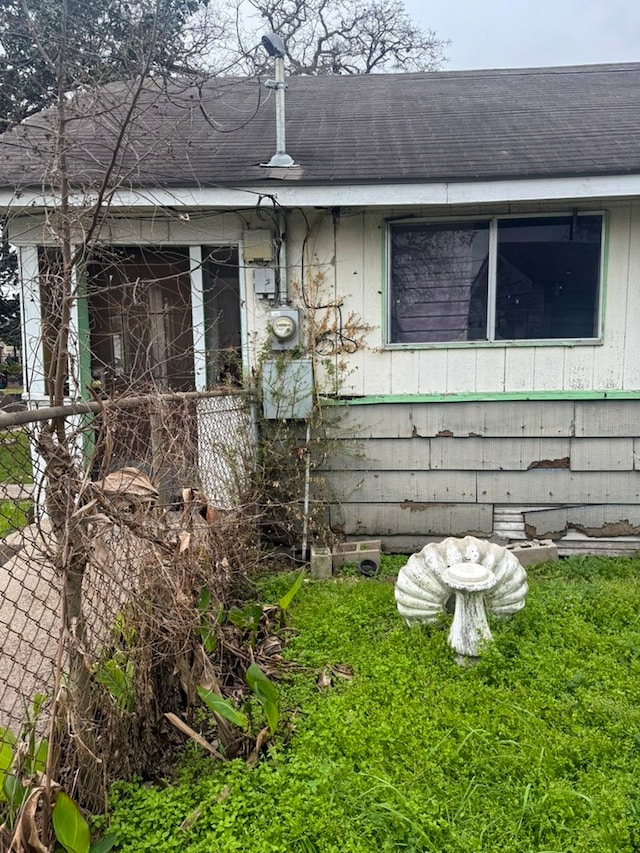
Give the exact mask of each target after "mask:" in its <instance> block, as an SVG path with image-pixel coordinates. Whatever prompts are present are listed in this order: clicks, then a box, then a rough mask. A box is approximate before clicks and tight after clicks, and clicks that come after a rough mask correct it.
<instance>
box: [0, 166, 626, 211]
mask: <svg viewBox="0 0 640 853" xmlns="http://www.w3.org/2000/svg"><path fill="white" fill-rule="evenodd" d="M632 196H640V175H595V176H588V175H586V176H579V177H562V178H536V179H522V180H499V181H458V182H446V183H445V182H442V183H422V184H416V183H388V184H383V183H374V184H319V185H308V184H307V185H305V184H296V183H293V182H282V183H279V184H277V183H275V182H274V183H270V184H268V185H253V186H246V187H243V188H238V187H212V188H198V189H193V188H188V187H185V188H176V189H148V190H144V189H141V190H135V189H132V190H126V191H125V190H122V191H119V192H116V193H114V194H113V196H112V197H111V199H110V202H109V207H110V208H112V209H113V208H128V209H131V208H140V209H143V208H147V209H149V208H151V209H155V208H162V207H169V208H175V207H186V208H191V209H201V208H205V209H206V208H218V209H220V208H228V209H233V210H237V209H242V208H244V209H249V208H252V207H254V206H255V204H256V203H257V202H258V199H260V198H262V199H264V198H265V197H273V198H274V199H275V200H276V201H277V203H278V204H279V205H281V206H283V207H397V206H406V205H410V206H413V205H420V206H425V205H431V204H434V205H447V204H450V205H463V204H485V203H500V202H517V201H524V202H526V201H553V200H562V199H576V200H580V199H598V198H629V197H632ZM91 203H92V198H91V196H87V195H80V194H78V195H77V196H76V197H72V198H71V204H72V206H74V207H75V206H77V207H88V206H90V205H91ZM51 207H56V199H55V197H54V196H53V195H46V194H43V193H42V192H38V191H31V190H22V191H21V192H20V193H19V194H17V193H15V192H12V191H10V190H0V210H16V209H18V208H20V209H24V208H38V209H42V208H51Z"/></svg>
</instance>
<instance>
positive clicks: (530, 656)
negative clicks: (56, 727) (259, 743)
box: [112, 558, 640, 853]
mask: <svg viewBox="0 0 640 853" xmlns="http://www.w3.org/2000/svg"><path fill="white" fill-rule="evenodd" d="M403 562H404V558H401V559H400V560H399V561H398V558H384V560H383V567H382V568H383V576H381V577H380V578H376V579H360V578H357V577H348V576H347V577H340V578H335V579H333V580H331V581H326V582H308V583H305V585H304V586H303V588H302V589H301V590H300V592H299V593H298V595H297V597H296V598H295V600H294V603H293V605H292V608H291V610H290V614H289V623H290V626H291V628H292V629H293V630H292V632H291V636H290V641H289V645H288V647H287V649H286V656H287V658H288V659H289V660H290V661H294V662H295V663H296V664H297V667H296V668H295V669H292V670H290V671H288V672H287V673H286V674H285V678H284V679H283V680H282V681H281V682H280V683H279V685H278V689H279V693H280V706H281V708H280V712H281V721H280V725H279V730H278V733H277V736H276V738H275V740H274V743H273V746H272V747H271V749H270V753H269V756H268V758H267V759H265V760H263V761H261V762H260V763H259V764H258V766H256V767H255V768H254V769H248V768H247V767H246V766H245V765H244V764H242V763H240V762H231V763H228V764H224V763H220V762H215V760H212V759H205V758H203V757H202V756H201V755H200V754H199V753H197V752H196V750H195V749H192V750H188V751H187V752H188V754H187V756H186V757H185V761H184V763H183V766H182V767H181V769H180V772H179V774H178V776H177V778H176V779H174V780H172V781H171V782H168V783H167V785H166V786H157V785H155V786H149V785H144V784H120V785H117V786H116V787H115V788H114V791H113V797H112V807H113V812H112V827H113V828H114V829H115V830H116V831H117V832H118V833H119V835H120V847H119V848H118V849H120V850H122V851H126V853H138V851H140V853H142V851H154V853H159V851H163V853H171V851H181V853H211V851H217V852H218V853H234V851H242V853H374V851H375V853H378V851H381V852H382V851H412V853H418V851H421V853H422V851H433V853H484V851H487V853H489V851H501V853H528V851H531V853H533V851H536V853H543V852H544V853H551V851H554V853H556V851H557V853H586V851H589V853H596V851H597V853H609V851H610V853H614V851H615V853H631V851H638V850H640V560H632V559H603V558H571V559H569V560H566V561H562V562H560V563H555V564H547V565H542V566H538V567H535V568H533V569H531V570H530V572H529V583H530V593H529V597H528V599H527V605H526V608H525V610H524V611H522V612H521V613H519V614H518V615H516V616H515V617H514V618H513V619H512V620H510V621H509V622H504V623H499V624H495V623H494V624H493V626H492V630H493V632H494V644H493V646H492V647H491V649H490V650H489V651H488V652H487V654H486V655H485V656H484V657H483V659H482V661H481V662H480V664H479V665H478V666H476V667H475V668H472V669H462V668H460V667H458V666H456V665H455V663H454V662H453V656H452V653H451V650H450V649H449V648H448V646H447V642H446V638H447V626H446V624H443V626H439V627H430V628H425V627H414V628H411V629H410V628H408V627H407V626H406V625H405V623H404V622H403V621H402V620H401V619H400V618H399V616H398V614H397V612H396V609H395V603H394V599H393V580H392V578H391V577H388V576H387V577H385V576H384V575H385V574H387V575H390V574H392V573H393V572H394V571H396V570H397V568H398V566H399V565H401V564H402V563H403ZM290 583H291V576H290V575H289V576H284V577H278V578H275V579H272V580H270V581H268V582H266V583H264V584H263V585H262V590H261V595H262V597H263V599H264V600H265V601H274V600H277V597H278V596H279V595H282V594H283V592H284V591H285V590H286V589H287V587H288V586H289V585H290ZM351 673H352V674H353V677H352V678H351V677H349V676H350V674H351ZM319 676H320V686H319V684H318V677H319ZM345 676H346V677H345ZM329 681H330V682H331V684H328V682H329ZM325 684H326V686H322V685H325Z"/></svg>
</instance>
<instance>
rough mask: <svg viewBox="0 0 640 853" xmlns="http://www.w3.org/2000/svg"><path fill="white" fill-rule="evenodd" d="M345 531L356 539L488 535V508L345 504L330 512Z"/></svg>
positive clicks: (491, 518) (488, 506)
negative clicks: (364, 537)
mask: <svg viewBox="0 0 640 853" xmlns="http://www.w3.org/2000/svg"><path fill="white" fill-rule="evenodd" d="M338 518H339V519H340V521H341V523H342V524H343V525H344V528H345V530H348V531H353V534H352V535H359V536H374V535H375V536H376V537H377V536H395V535H398V534H400V535H406V534H408V535H415V536H418V537H419V536H464V535H466V534H467V533H468V532H469V531H474V532H475V533H479V534H481V535H487V536H488V535H490V534H491V529H492V525H493V507H492V506H491V504H456V503H452V504H428V503H421V504H418V503H415V504H409V503H402V504H381V503H376V504H345V505H343V506H342V507H341V508H340V510H339V511H338V512H337V513H336V512H332V519H331V520H332V523H334V524H335V523H336V521H337V520H338Z"/></svg>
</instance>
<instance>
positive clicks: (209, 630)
mask: <svg viewBox="0 0 640 853" xmlns="http://www.w3.org/2000/svg"><path fill="white" fill-rule="evenodd" d="M211 600H212V597H211V590H210V589H209V588H208V587H207V586H203V587H202V588H201V590H200V593H199V594H198V601H197V607H198V613H199V615H200V624H199V625H198V637H199V639H200V642H201V643H202V646H203V648H204V650H205V652H206V653H207V654H208V655H210V654H213V652H214V651H215V650H216V646H217V644H218V640H217V637H216V634H215V626H216V624H217V622H218V619H217V618H215V619H214V618H212V614H211Z"/></svg>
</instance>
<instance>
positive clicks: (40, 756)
mask: <svg viewBox="0 0 640 853" xmlns="http://www.w3.org/2000/svg"><path fill="white" fill-rule="evenodd" d="M46 699H47V697H46V696H45V695H43V694H41V693H37V694H36V695H35V697H34V699H33V701H32V705H31V708H30V709H28V710H27V711H26V713H25V722H24V724H23V727H22V730H21V731H20V733H19V735H18V736H16V735H15V734H14V733H13V732H12V731H11V729H9V728H0V818H1V819H2V823H4V824H5V825H7V826H9V827H11V826H12V825H13V823H14V821H15V819H16V817H17V815H18V812H19V810H20V808H21V806H22V804H23V803H24V801H25V800H26V798H27V796H28V795H29V792H30V791H31V789H32V788H33V787H34V786H35V785H37V784H38V783H39V781H40V777H41V776H42V774H43V773H44V772H45V769H46V766H47V753H48V749H49V742H48V741H47V739H46V738H39V737H38V735H37V724H38V718H39V716H40V711H41V708H42V706H43V704H44V702H45V701H46Z"/></svg>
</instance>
